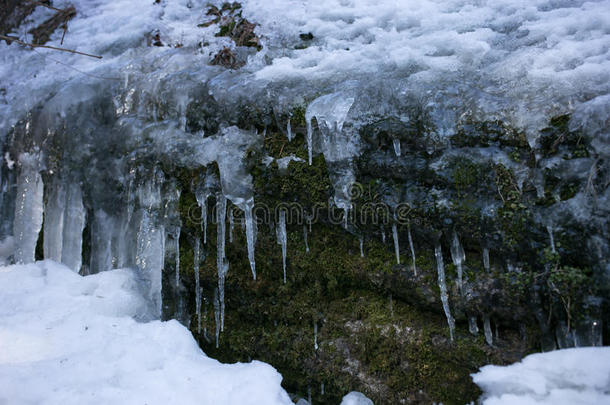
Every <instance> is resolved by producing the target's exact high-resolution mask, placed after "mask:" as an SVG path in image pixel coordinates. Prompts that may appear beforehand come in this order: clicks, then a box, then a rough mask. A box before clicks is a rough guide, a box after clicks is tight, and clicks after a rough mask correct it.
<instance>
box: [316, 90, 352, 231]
mask: <svg viewBox="0 0 610 405" xmlns="http://www.w3.org/2000/svg"><path fill="white" fill-rule="evenodd" d="M354 100H355V99H354V97H352V96H350V95H349V94H348V93H345V92H336V93H331V94H327V95H324V96H321V97H318V98H317V99H315V100H314V101H312V102H311V103H310V104H309V105H308V106H307V111H306V112H305V121H306V124H307V150H308V156H309V164H310V165H311V164H312V157H313V151H314V150H313V149H314V143H316V145H317V147H318V149H319V150H320V151H321V152H322V153H323V154H324V159H325V160H326V163H327V164H328V165H329V166H330V167H332V169H331V171H330V173H329V175H330V179H331V182H332V184H333V187H334V203H335V205H336V206H337V207H338V208H340V209H342V210H343V211H344V213H345V214H344V215H345V225H347V218H348V211H349V209H350V208H351V194H350V191H351V187H352V186H353V184H354V182H355V174H354V169H353V167H352V164H351V159H353V158H354V157H355V156H356V155H357V153H358V142H357V141H356V136H355V134H353V131H350V130H345V129H344V128H343V126H344V124H345V121H346V120H347V116H348V113H349V111H350V109H351V107H352V105H353V104H354ZM314 118H315V119H316V122H317V123H318V132H320V136H319V138H318V139H317V142H314V130H313V125H312V120H313V119H314Z"/></svg>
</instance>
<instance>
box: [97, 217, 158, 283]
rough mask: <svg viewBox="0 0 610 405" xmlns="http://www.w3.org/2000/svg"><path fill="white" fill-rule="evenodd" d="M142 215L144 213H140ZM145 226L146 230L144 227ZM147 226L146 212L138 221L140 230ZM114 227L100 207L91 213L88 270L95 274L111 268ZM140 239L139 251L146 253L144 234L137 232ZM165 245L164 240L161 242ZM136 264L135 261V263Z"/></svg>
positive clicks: (148, 220) (148, 225) (110, 219)
mask: <svg viewBox="0 0 610 405" xmlns="http://www.w3.org/2000/svg"><path fill="white" fill-rule="evenodd" d="M142 215H144V214H142ZM144 227H146V230H145V229H144ZM148 228H152V225H151V224H150V218H149V214H148V212H147V213H146V218H145V219H143V221H142V223H140V230H141V232H147V231H148ZM113 229H114V220H113V218H112V217H110V215H108V214H107V213H106V211H104V210H102V209H98V210H95V211H94V213H93V221H92V224H91V258H90V259H91V260H90V263H89V271H90V272H91V274H96V273H99V272H101V271H107V270H110V269H112V267H113V266H112V231H113ZM138 236H139V237H141V238H142V239H141V240H140V239H139V240H138V242H141V243H142V246H141V248H142V249H143V250H142V251H141V253H142V254H148V253H150V252H147V251H146V252H145V251H144V249H146V246H148V245H147V243H146V240H145V237H146V235H144V234H138ZM163 244H164V245H165V241H164V242H163ZM136 264H137V263H136Z"/></svg>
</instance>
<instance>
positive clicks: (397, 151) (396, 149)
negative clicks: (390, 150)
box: [392, 138, 400, 156]
mask: <svg viewBox="0 0 610 405" xmlns="http://www.w3.org/2000/svg"><path fill="white" fill-rule="evenodd" d="M392 143H393V144H394V153H395V154H396V156H400V139H397V138H394V139H393V140H392Z"/></svg>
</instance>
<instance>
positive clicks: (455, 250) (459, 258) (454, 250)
mask: <svg viewBox="0 0 610 405" xmlns="http://www.w3.org/2000/svg"><path fill="white" fill-rule="evenodd" d="M451 259H453V264H455V267H456V268H457V275H458V288H459V289H460V294H464V280H463V277H464V269H463V267H462V265H463V263H464V260H466V255H465V254H464V249H463V248H462V245H461V244H460V240H459V239H458V235H457V233H456V232H453V238H452V239H451Z"/></svg>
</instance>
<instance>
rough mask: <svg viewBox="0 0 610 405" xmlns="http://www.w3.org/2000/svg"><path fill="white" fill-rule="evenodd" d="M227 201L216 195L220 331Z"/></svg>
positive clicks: (222, 316)
mask: <svg viewBox="0 0 610 405" xmlns="http://www.w3.org/2000/svg"><path fill="white" fill-rule="evenodd" d="M226 216H227V199H226V198H225V196H224V195H223V194H222V193H218V194H216V245H217V251H216V268H217V270H218V301H219V305H220V330H221V331H224V324H225V276H226V275H227V272H228V271H229V262H228V261H227V258H226V256H225V241H226V235H225V233H226V224H225V218H226Z"/></svg>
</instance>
